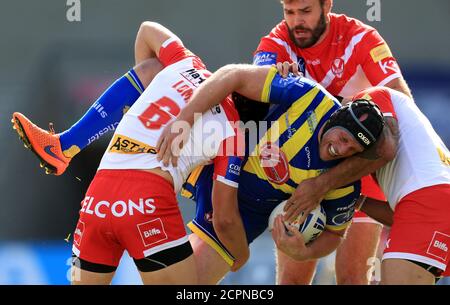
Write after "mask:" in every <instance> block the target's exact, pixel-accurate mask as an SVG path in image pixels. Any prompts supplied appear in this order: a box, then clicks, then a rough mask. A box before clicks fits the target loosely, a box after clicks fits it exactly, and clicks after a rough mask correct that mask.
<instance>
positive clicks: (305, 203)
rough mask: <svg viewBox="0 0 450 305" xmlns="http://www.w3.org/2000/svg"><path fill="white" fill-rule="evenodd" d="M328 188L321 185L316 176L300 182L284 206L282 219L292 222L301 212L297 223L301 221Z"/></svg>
mask: <svg viewBox="0 0 450 305" xmlns="http://www.w3.org/2000/svg"><path fill="white" fill-rule="evenodd" d="M326 192H328V188H327V187H326V186H324V185H321V184H320V183H319V181H318V180H317V179H316V178H311V179H306V180H303V181H302V182H300V184H299V185H298V186H297V188H296V190H295V191H294V193H293V194H292V195H291V197H290V198H289V199H288V200H287V202H286V205H285V206H284V211H285V212H286V214H284V220H285V221H288V222H293V221H294V220H295V219H296V218H297V217H298V216H299V215H300V214H301V213H302V212H303V215H302V216H301V217H300V219H299V223H303V222H304V221H305V219H306V217H308V215H309V213H310V212H311V211H312V210H314V209H315V208H316V207H318V206H319V204H320V202H321V201H322V199H323V197H325V194H326Z"/></svg>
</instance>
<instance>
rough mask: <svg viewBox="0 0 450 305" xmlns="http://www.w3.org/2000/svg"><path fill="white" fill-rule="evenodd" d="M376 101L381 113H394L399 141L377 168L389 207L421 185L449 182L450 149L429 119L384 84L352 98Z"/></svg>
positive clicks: (413, 104) (408, 99) (401, 94)
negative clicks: (389, 158) (393, 154)
mask: <svg viewBox="0 0 450 305" xmlns="http://www.w3.org/2000/svg"><path fill="white" fill-rule="evenodd" d="M358 98H365V99H368V100H372V101H373V102H375V103H376V104H377V105H378V106H379V107H380V109H381V111H382V112H383V115H384V116H391V117H394V118H395V119H396V120H397V122H398V127H399V135H400V136H399V143H398V148H397V154H396V157H395V158H394V160H392V161H391V162H389V163H388V164H386V165H385V166H383V167H382V168H381V169H379V170H378V171H377V172H376V178H377V180H378V183H379V185H380V187H381V189H382V190H383V192H384V194H385V195H386V197H387V200H388V201H389V204H390V206H391V208H392V210H394V209H395V206H396V205H397V203H398V202H399V201H400V200H401V199H402V198H403V197H404V196H406V195H408V194H410V193H412V192H414V191H416V190H419V189H421V188H424V187H428V186H432V185H438V184H450V152H449V150H448V148H447V147H446V146H445V144H444V142H443V141H442V140H441V138H440V137H439V135H438V134H437V133H436V131H435V130H434V129H433V126H432V125H431V123H430V121H429V120H428V119H427V118H426V117H425V115H424V114H423V113H422V112H421V111H420V110H419V108H418V107H417V105H416V104H415V103H414V101H413V100H412V99H411V98H409V97H408V96H406V95H405V94H403V93H401V92H398V91H396V90H393V89H390V88H386V87H374V88H369V89H366V90H363V91H362V92H360V93H358V94H357V95H355V97H354V99H358Z"/></svg>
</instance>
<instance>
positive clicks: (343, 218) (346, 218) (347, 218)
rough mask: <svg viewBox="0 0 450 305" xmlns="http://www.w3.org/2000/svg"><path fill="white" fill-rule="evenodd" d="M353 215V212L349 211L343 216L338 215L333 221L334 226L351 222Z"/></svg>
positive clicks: (342, 214)
mask: <svg viewBox="0 0 450 305" xmlns="http://www.w3.org/2000/svg"><path fill="white" fill-rule="evenodd" d="M352 215H353V210H350V211H347V212H344V213H341V214H337V215H335V216H334V217H333V218H332V219H331V222H332V225H334V226H342V225H343V224H345V223H346V222H348V221H350V219H351V218H352Z"/></svg>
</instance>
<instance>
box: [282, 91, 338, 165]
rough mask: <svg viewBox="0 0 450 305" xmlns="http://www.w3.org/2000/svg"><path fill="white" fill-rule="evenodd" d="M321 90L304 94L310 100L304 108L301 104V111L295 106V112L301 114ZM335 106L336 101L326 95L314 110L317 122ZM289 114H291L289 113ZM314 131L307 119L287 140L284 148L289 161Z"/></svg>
mask: <svg viewBox="0 0 450 305" xmlns="http://www.w3.org/2000/svg"><path fill="white" fill-rule="evenodd" d="M319 92H320V90H319V89H318V88H314V89H312V90H311V91H309V92H308V93H307V94H306V95H304V97H305V98H308V99H310V101H308V103H307V105H305V106H304V108H303V105H301V106H300V107H302V108H303V109H300V110H301V112H300V113H299V112H297V111H296V109H295V108H294V114H296V115H301V114H302V113H303V111H305V109H306V108H307V107H308V106H309V104H310V103H311V102H312V100H313V99H314V97H315V96H316V95H317V93H319ZM305 104H306V103H305ZM333 106H334V102H333V101H332V100H331V99H330V98H329V97H327V96H325V97H324V98H323V99H322V101H321V102H320V104H319V105H318V106H317V108H316V109H315V110H314V115H315V117H316V120H317V122H319V121H320V120H321V119H322V117H324V116H325V115H326V114H327V112H328V111H330V109H331V108H333ZM288 111H289V110H288ZM289 116H291V115H290V114H289ZM314 131H315V130H314V129H311V128H309V125H308V121H307V120H306V121H305V123H303V125H302V126H300V128H299V129H298V130H297V131H296V132H295V133H294V135H293V136H292V137H291V138H290V139H289V140H288V141H286V143H284V145H283V147H282V150H283V152H284V153H285V154H286V157H287V158H288V160H289V161H290V160H291V159H292V158H294V157H295V156H296V155H297V153H298V152H299V151H300V150H301V149H302V148H303V146H305V144H306V143H307V142H308V141H309V140H310V139H311V137H312V135H313V134H314Z"/></svg>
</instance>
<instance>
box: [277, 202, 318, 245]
mask: <svg viewBox="0 0 450 305" xmlns="http://www.w3.org/2000/svg"><path fill="white" fill-rule="evenodd" d="M286 202H287V200H286V201H283V202H282V203H280V204H279V205H277V207H276V208H275V209H274V210H273V211H272V213H271V214H270V217H269V231H272V228H273V222H274V220H275V217H276V216H278V215H284V214H285V212H284V211H283V209H284V206H285V205H286ZM301 215H303V213H302V214H300V215H299V216H298V217H297V219H296V220H294V221H293V222H292V223H291V225H293V226H295V227H296V228H297V229H298V230H299V231H300V233H302V235H303V238H304V239H305V243H306V244H307V243H310V242H312V241H313V240H315V239H316V238H317V237H319V235H320V234H321V233H322V232H323V230H324V229H325V224H326V221H327V218H326V215H325V210H324V209H323V207H322V205H319V206H318V207H317V208H315V209H314V210H312V211H311V213H309V215H308V217H306V220H305V222H303V223H302V224H301V223H299V221H298V220H299V219H300V217H301ZM285 224H288V222H285Z"/></svg>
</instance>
